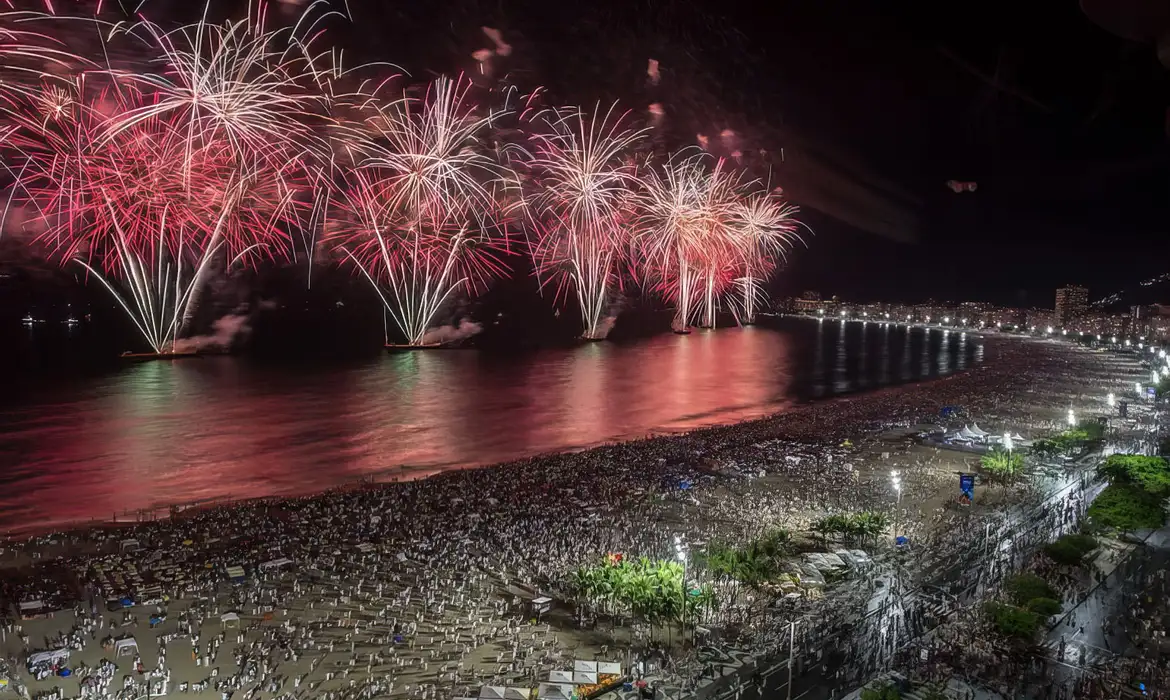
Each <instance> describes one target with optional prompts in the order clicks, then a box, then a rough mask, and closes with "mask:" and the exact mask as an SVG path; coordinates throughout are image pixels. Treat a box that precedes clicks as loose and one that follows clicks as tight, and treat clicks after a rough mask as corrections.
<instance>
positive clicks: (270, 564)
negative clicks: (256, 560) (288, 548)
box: [260, 557, 293, 571]
mask: <svg viewBox="0 0 1170 700" xmlns="http://www.w3.org/2000/svg"><path fill="white" fill-rule="evenodd" d="M291 563H293V562H292V559H289V558H287V557H280V558H279V559H273V560H271V561H266V562H263V563H262V564H260V570H261V571H267V570H269V569H279V568H281V567H283V566H288V565H289V564H291Z"/></svg>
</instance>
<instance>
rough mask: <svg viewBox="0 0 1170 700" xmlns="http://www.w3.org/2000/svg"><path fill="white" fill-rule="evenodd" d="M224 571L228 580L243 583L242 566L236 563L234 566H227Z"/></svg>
mask: <svg viewBox="0 0 1170 700" xmlns="http://www.w3.org/2000/svg"><path fill="white" fill-rule="evenodd" d="M226 571H227V577H228V580H229V581H231V582H232V583H243V582H244V578H245V574H244V567H242V566H240V565H238V564H237V565H235V566H229V567H227V569H226Z"/></svg>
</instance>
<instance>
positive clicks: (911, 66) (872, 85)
mask: <svg viewBox="0 0 1170 700" xmlns="http://www.w3.org/2000/svg"><path fill="white" fill-rule="evenodd" d="M350 2H351V8H352V11H353V14H354V15H355V16H356V17H357V18H358V22H357V23H356V25H357V27H358V28H357V29H356V30H355V31H356V34H355V35H354V36H352V37H350V38H351V39H352V40H354V42H355V43H356V44H358V45H360V46H363V47H364V49H365V50H366V51H367V52H368V53H369V55H377V54H379V53H381V54H382V55H383V57H384V56H385V54H386V53H390V54H393V55H394V57H395V58H396V60H400V61H402V62H403V65H404V66H405V67H407V68H409V69H411V70H412V72H415V73H416V74H417V73H418V72H419V71H420V70H422V72H424V73H425V70H424V69H430V70H447V71H450V70H455V69H460V68H466V67H467V66H468V65H469V62H468V58H467V57H468V56H469V54H470V52H471V51H473V50H474V49H476V48H480V47H481V46H483V45H485V42H484V40H483V37H482V35H479V34H478V32H477V31H476V28H477V27H478V26H479V25H482V24H487V25H491V26H495V27H498V28H500V29H501V30H502V31H503V32H504V34H505V37H506V38H507V39H508V41H510V42H511V43H513V44H514V46H515V48H516V50H515V53H514V56H513V57H512V58H511V59H509V63H508V64H507V65H506V69H507V70H508V71H509V73H511V74H513V77H514V78H515V79H517V80H520V81H536V82H540V83H542V84H545V85H548V86H549V88H550V89H551V90H552V91H553V92H554V93H556V94H558V96H561V97H564V98H565V99H574V100H579V101H582V102H586V103H587V102H588V101H589V100H591V99H602V100H608V99H614V98H619V99H622V100H623V101H624V102H626V103H627V104H628V105H629V106H630V107H631V108H633V109H640V108H641V107H642V106H643V105H645V104H647V103H648V101H655V100H657V101H661V102H662V103H663V104H664V105H665V106H666V108H667V119H668V120H669V121H670V127H671V128H673V129H674V130H675V131H676V134H675V135H676V136H678V137H680V138H681V140H686V139H693V137H692V136H691V134H693V133H698V132H702V133H706V134H711V133H718V132H719V130H720V129H722V128H732V129H734V130H735V131H736V132H737V134H739V135H740V136H741V137H742V140H743V142H744V144H745V145H746V146H748V147H750V148H764V149H767V150H768V151H770V152H772V153H773V157H772V160H773V161H775V160H776V158H775V156H774V154H775V153H776V152H778V151H780V150H781V149H784V150H785V152H786V154H791V155H789V156H788V157H786V159H785V162H784V163H783V164H776V165H775V168H776V169H775V173H774V174H775V177H776V179H777V180H778V181H779V182H780V183H781V184H782V185H783V186H784V187H785V189H786V191H788V192H789V194H790V195H792V196H793V198H794V199H796V200H798V202H800V200H801V199H805V200H806V201H804V202H800V203H803V204H804V205H805V206H806V207H807V208H810V211H809V212H808V215H807V218H808V221H809V223H810V224H811V225H812V226H813V227H814V229H815V231H816V235H815V236H814V237H811V238H810V248H809V250H808V251H806V252H801V253H799V254H797V255H795V256H794V257H793V260H792V266H791V269H790V270H789V271H788V272H787V273H786V279H781V280H779V281H778V286H777V289H778V291H782V292H785V293H788V292H798V291H800V290H801V289H805V288H810V289H818V290H821V291H822V292H824V293H840V294H843V295H847V296H849V297H852V298H904V299H908V300H910V299H920V298H926V297H936V298H954V299H960V298H962V299H968V298H974V299H986V300H992V301H997V302H1003V303H1026V304H1051V301H1052V300H1051V296H1052V289H1053V287H1055V286H1057V285H1060V284H1064V283H1068V282H1076V283H1082V284H1086V285H1088V286H1089V287H1090V288H1091V289H1092V291H1093V293H1094V296H1104V295H1105V294H1108V293H1110V292H1112V291H1115V290H1117V289H1118V288H1121V287H1125V286H1127V285H1129V284H1132V283H1133V282H1135V281H1137V280H1139V279H1143V278H1147V277H1153V276H1155V275H1157V274H1161V273H1163V272H1166V271H1167V266H1166V265H1165V262H1164V261H1165V253H1166V249H1167V237H1166V236H1165V235H1164V231H1165V228H1166V226H1167V222H1168V221H1170V205H1168V202H1170V167H1168V166H1170V159H1168V157H1167V156H1168V153H1170V151H1168V149H1167V133H1166V126H1167V106H1168V105H1170V89H1168V87H1170V73H1168V72H1167V71H1165V70H1164V69H1163V68H1162V67H1161V66H1160V65H1159V64H1158V62H1157V59H1156V56H1155V53H1154V49H1153V47H1152V46H1151V45H1143V44H1138V43H1131V42H1126V41H1124V40H1121V39H1119V38H1116V37H1114V36H1112V35H1110V34H1108V33H1107V32H1105V31H1104V30H1102V29H1099V28H1098V27H1097V26H1096V25H1094V24H1093V23H1092V22H1091V21H1090V20H1089V19H1087V18H1086V17H1085V16H1084V15H1083V14H1082V13H1081V11H1080V9H1079V8H1078V6H1077V3H1076V2H1075V0H1035V1H1034V2H1030V3H1027V10H1026V11H1022V10H1021V9H1020V8H1021V4H1020V3H1018V2H1007V1H1006V0H991V1H981V2H966V3H925V2H861V1H847V0H816V2H807V1H796V0H789V1H786V2H772V3H759V2H745V1H743V0H719V1H714V0H691V1H684V0H591V1H590V2H580V3H574V2H549V1H548V0H539V1H535V0H496V1H494V2H492V1H490V0H467V1H466V2H460V3H458V4H455V3H451V4H447V3H440V5H445V7H440V8H435V7H434V6H432V5H430V4H429V3H405V2H401V3H399V2H378V3H374V2H365V3H363V2H361V1H360V0H350ZM647 58H656V59H658V60H659V61H660V62H661V66H662V73H663V80H662V84H661V86H660V87H659V88H657V89H656V91H653V92H649V93H648V91H647V89H646V88H645V85H644V83H645V79H644V71H645V66H646V59H647ZM950 179H958V180H969V181H974V182H976V183H978V190H977V191H976V192H974V193H963V194H955V193H953V192H952V191H951V190H949V189H947V187H946V185H945V183H946V181H947V180H950ZM809 190H812V192H810V191H809ZM858 190H860V191H861V192H863V193H864V194H862V195H856V196H855V195H854V194H853V193H854V192H856V191H858ZM842 193H846V194H842ZM801 195H807V196H806V197H802V196H801ZM814 195H815V196H814ZM858 197H861V199H862V200H864V202H863V203H861V204H859V202H858ZM875 198H876V201H877V202H878V203H877V204H876V205H875V204H873V202H872V201H871V200H874V199H875ZM866 202H868V204H867V203H866ZM810 203H811V205H812V206H811V207H810V206H809V205H810ZM875 207H876V208H875ZM813 208H816V209H820V210H821V211H812V210H811V209H813ZM826 214H827V216H826ZM842 220H844V221H846V222H848V223H843V222H842ZM891 222H892V223H891ZM873 231H878V232H880V233H878V234H874V233H872V232H873ZM892 237H896V238H899V239H902V240H909V241H912V242H907V243H894V242H891V238H892Z"/></svg>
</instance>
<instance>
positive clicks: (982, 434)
mask: <svg viewBox="0 0 1170 700" xmlns="http://www.w3.org/2000/svg"><path fill="white" fill-rule="evenodd" d="M971 425H972V426H973V427H972V428H971V432H972V433H974V434H975V435H977V436H979V437H987V433H986V432H984V431H983V430H981V429H980V428H979V424H978V423H972V424H971Z"/></svg>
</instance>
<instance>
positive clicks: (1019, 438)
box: [1012, 433, 1024, 442]
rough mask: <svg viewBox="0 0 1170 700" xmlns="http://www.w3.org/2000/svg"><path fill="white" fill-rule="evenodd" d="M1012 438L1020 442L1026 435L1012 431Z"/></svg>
mask: <svg viewBox="0 0 1170 700" xmlns="http://www.w3.org/2000/svg"><path fill="white" fill-rule="evenodd" d="M1012 439H1013V440H1015V441H1016V442H1019V441H1020V440H1023V439H1024V436H1023V435H1020V434H1019V433H1012Z"/></svg>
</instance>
